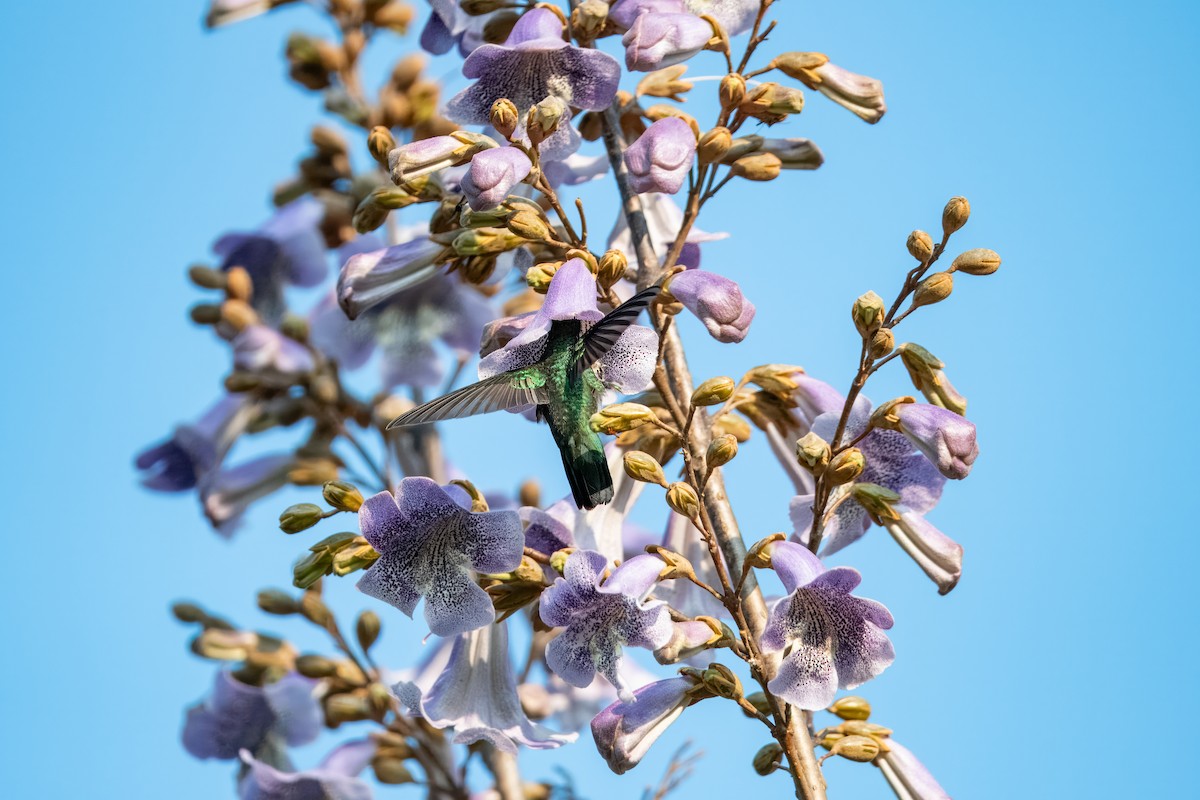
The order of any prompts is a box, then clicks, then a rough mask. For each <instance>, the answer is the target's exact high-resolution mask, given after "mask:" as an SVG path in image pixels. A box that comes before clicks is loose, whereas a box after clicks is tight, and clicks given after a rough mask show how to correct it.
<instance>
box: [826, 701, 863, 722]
mask: <svg viewBox="0 0 1200 800" xmlns="http://www.w3.org/2000/svg"><path fill="white" fill-rule="evenodd" d="M829 713H831V714H835V715H837V716H839V717H841V718H842V719H859V720H865V719H867V718H868V717H870V716H871V704H870V703H868V702H867V700H866V698H863V697H858V696H855V695H851V696H849V697H842V698H839V699H838V700H837V701H835V702H834V704H833V705H831V706H830V707H829Z"/></svg>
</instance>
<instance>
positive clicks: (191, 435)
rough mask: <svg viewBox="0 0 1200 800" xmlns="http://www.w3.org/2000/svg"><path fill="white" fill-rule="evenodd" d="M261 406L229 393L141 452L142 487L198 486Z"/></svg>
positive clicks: (175, 488)
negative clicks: (191, 421)
mask: <svg viewBox="0 0 1200 800" xmlns="http://www.w3.org/2000/svg"><path fill="white" fill-rule="evenodd" d="M258 407H259V404H258V402H256V401H253V400H251V399H250V397H249V396H247V395H244V394H227V395H225V396H224V397H222V398H221V399H220V400H218V401H217V402H216V403H214V404H213V406H212V407H211V408H210V409H209V410H208V411H206V412H204V415H203V416H201V417H200V419H198V420H197V421H196V422H194V423H192V424H190V425H179V426H177V427H176V428H175V431H174V433H172V434H171V438H170V439H168V440H166V441H165V442H160V443H159V444H156V445H153V446H151V447H148V448H146V449H145V450H143V451H142V452H141V453H139V454H138V457H137V460H136V461H135V462H134V463H135V465H136V466H137V468H138V469H139V470H141V472H142V478H141V480H142V486H145V487H146V488H147V489H150V490H152V491H156V492H183V491H187V490H188V489H192V488H195V486H196V484H197V483H198V482H199V481H200V480H202V479H203V477H204V476H205V475H207V474H208V473H209V472H211V471H212V470H213V469H215V468H216V467H217V466H218V465H220V463H221V461H222V460H223V459H224V458H225V454H226V453H228V452H229V448H230V447H231V446H232V445H233V443H234V441H236V440H237V438H238V437H239V436H241V435H242V433H243V432H245V430H246V425H247V424H248V423H249V422H250V420H251V419H253V418H254V416H255V415H256V414H257V413H258Z"/></svg>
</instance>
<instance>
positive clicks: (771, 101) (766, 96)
mask: <svg viewBox="0 0 1200 800" xmlns="http://www.w3.org/2000/svg"><path fill="white" fill-rule="evenodd" d="M738 110H739V111H741V112H742V113H743V114H746V115H747V116H751V117H754V118H755V119H757V120H759V121H760V122H765V123H767V124H768V125H773V124H774V123H776V122H782V121H783V119H784V118H786V117H787V116H788V115H789V114H799V113H800V112H801V111H803V110H804V92H802V91H800V90H799V89H793V88H791V87H789V86H780V85H779V84H778V83H770V82H768V83H760V84H759V85H758V86H755V87H754V89H753V90H752V91H750V92H749V93H748V94H747V95H746V97H745V99H744V100H742V102H741V104H740V105H739V106H738Z"/></svg>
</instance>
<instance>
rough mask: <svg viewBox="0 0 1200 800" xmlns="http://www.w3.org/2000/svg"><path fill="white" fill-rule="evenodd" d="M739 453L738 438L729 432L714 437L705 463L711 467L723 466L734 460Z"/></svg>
mask: <svg viewBox="0 0 1200 800" xmlns="http://www.w3.org/2000/svg"><path fill="white" fill-rule="evenodd" d="M737 453H738V444H737V439H736V438H734V437H733V436H731V435H729V434H728V433H726V434H724V435H723V436H718V437H717V438H715V439H713V440H712V442H711V443H710V444H709V445H708V453H707V454H706V455H705V463H706V464H707V465H708V468H709V469H713V468H715V467H722V466H724V465H726V464H728V463H729V462H730V461H733V459H734V457H735V456H737Z"/></svg>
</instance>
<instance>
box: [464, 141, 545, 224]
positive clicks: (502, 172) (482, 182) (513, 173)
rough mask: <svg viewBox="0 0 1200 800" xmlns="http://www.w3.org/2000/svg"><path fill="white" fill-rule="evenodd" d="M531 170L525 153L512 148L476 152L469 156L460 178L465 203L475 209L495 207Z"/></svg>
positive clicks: (530, 164) (531, 166)
mask: <svg viewBox="0 0 1200 800" xmlns="http://www.w3.org/2000/svg"><path fill="white" fill-rule="evenodd" d="M531 169H533V163H532V162H530V160H529V156H527V155H525V154H524V153H523V152H521V151H520V150H518V149H517V148H515V147H497V148H494V149H492V150H485V151H483V152H482V153H479V154H478V155H476V156H475V157H474V158H473V159H471V165H470V166H469V167H467V173H466V174H465V175H463V178H462V190H463V194H465V195H466V197H467V203H468V205H470V206H471V208H472V209H474V210H475V211H483V210H485V209H489V208H495V207H496V206H498V205H500V204H501V203H503V202H504V200H505V199H506V198H507V197H508V193H509V192H510V191H512V188H513V187H514V186H516V185H517V184H518V183H520V182H521V181H523V180H524V179H525V176H526V175H528V174H529V171H530V170H531Z"/></svg>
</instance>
